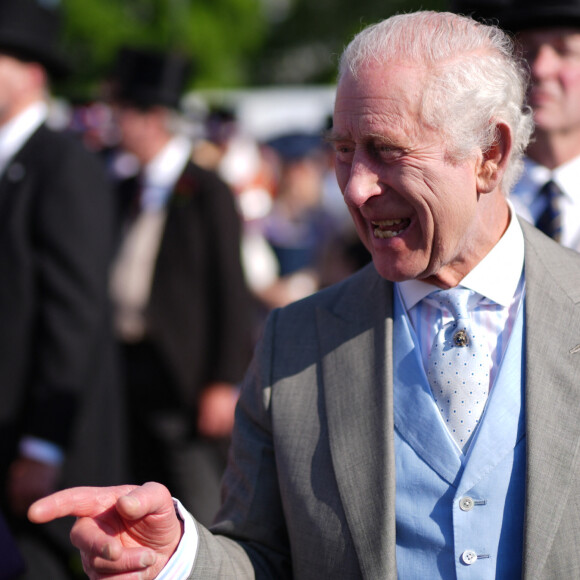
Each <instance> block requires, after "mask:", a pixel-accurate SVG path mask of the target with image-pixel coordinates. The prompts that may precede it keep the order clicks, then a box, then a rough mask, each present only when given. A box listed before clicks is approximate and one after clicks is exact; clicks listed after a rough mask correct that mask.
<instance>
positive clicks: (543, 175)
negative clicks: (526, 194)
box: [517, 155, 580, 202]
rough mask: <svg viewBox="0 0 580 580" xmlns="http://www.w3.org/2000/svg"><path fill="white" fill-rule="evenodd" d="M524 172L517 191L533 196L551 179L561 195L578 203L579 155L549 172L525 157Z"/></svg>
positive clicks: (579, 198) (579, 182) (579, 193)
mask: <svg viewBox="0 0 580 580" xmlns="http://www.w3.org/2000/svg"><path fill="white" fill-rule="evenodd" d="M524 163H525V170H524V173H523V175H522V177H521V179H520V182H519V183H518V185H517V188H518V189H522V188H524V189H526V190H530V191H533V192H534V194H535V193H536V192H538V191H539V190H540V188H541V187H542V185H544V183H546V182H547V181H549V180H550V179H553V180H554V181H555V182H556V184H557V185H558V186H559V187H560V189H561V190H562V193H563V194H564V195H565V196H567V197H570V198H571V199H573V200H574V201H576V202H580V181H579V180H578V175H579V174H580V155H579V156H578V157H575V158H574V159H571V160H570V161H568V162H566V163H564V164H563V165H560V166H559V167H556V169H554V170H550V169H548V168H547V167H544V166H543V165H540V164H539V163H536V162H535V161H533V160H532V159H530V158H528V157H526V158H525V160H524Z"/></svg>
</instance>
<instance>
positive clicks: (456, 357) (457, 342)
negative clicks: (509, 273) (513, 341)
mask: <svg viewBox="0 0 580 580" xmlns="http://www.w3.org/2000/svg"><path fill="white" fill-rule="evenodd" d="M472 295H473V292H472V291H471V290H468V289H467V288H459V287H458V288H451V289H450V290H440V291H438V292H435V293H433V294H431V295H430V296H429V298H432V299H433V300H434V301H435V302H436V303H437V304H438V306H439V308H441V309H442V310H447V311H448V312H449V313H451V315H452V316H453V318H454V320H452V321H451V322H449V323H447V324H445V325H443V326H442V327H441V329H440V330H439V332H438V333H437V335H436V336H435V340H434V341H433V347H432V349H431V353H430V355H429V359H428V363H427V378H428V379H429V383H430V385H431V390H432V391H433V396H434V397H435V401H436V403H437V407H438V409H439V411H440V412H441V415H442V417H443V420H444V421H445V424H446V426H447V429H448V430H449V433H451V436H452V437H453V439H454V440H455V442H456V443H457V445H458V446H459V448H460V449H461V450H462V451H463V452H464V453H465V452H466V451H467V448H468V447H469V443H470V441H471V438H472V437H473V434H474V432H475V429H476V427H477V424H478V423H479V420H480V418H481V414H482V412H483V409H484V407H485V403H486V401H487V393H488V389H489V365H490V362H489V349H488V348H487V345H486V344H485V343H484V341H480V340H478V339H477V336H475V335H474V334H473V332H472V331H471V329H470V317H469V311H468V309H467V304H468V301H469V298H470V296H472Z"/></svg>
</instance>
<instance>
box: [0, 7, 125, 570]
mask: <svg viewBox="0 0 580 580" xmlns="http://www.w3.org/2000/svg"><path fill="white" fill-rule="evenodd" d="M59 21H60V15H59V13H58V12H57V10H56V8H50V7H49V6H48V5H46V6H45V5H44V4H42V5H41V3H39V2H38V3H37V2H35V1H33V0H13V1H10V0H2V1H1V2H0V272H1V274H2V284H1V285H0V321H1V325H2V332H1V333H0V393H1V400H0V481H1V483H2V504H3V511H4V514H5V515H6V517H7V518H9V520H10V524H11V526H12V528H13V530H14V531H15V532H16V533H17V535H18V537H19V539H21V538H22V537H23V536H22V534H21V533H20V528H21V527H24V526H25V524H26V523H27V522H26V519H25V518H24V517H23V516H24V515H25V514H26V510H27V508H28V506H29V505H30V504H31V503H32V502H33V501H34V500H36V499H38V498H39V497H42V496H44V495H47V494H49V493H51V492H53V491H55V490H56V489H59V488H60V487H61V486H70V485H71V483H73V482H76V483H78V484H90V483H91V482H102V483H105V482H110V483H113V482H115V481H119V478H121V477H122V475H121V474H122V473H124V471H123V469H122V463H123V458H122V446H123V442H122V437H121V420H122V418H121V408H120V385H119V380H118V370H117V369H118V367H117V363H116V361H115V345H114V341H113V336H112V328H111V324H110V321H111V319H110V309H109V306H108V299H107V272H108V268H109V265H110V261H111V258H112V251H113V233H114V230H113V217H114V214H113V197H112V192H111V188H110V186H109V185H108V183H107V180H106V176H105V173H104V171H103V168H102V167H101V165H100V162H98V161H97V159H95V158H94V157H93V156H91V155H90V154H89V153H88V152H86V151H85V150H84V149H83V147H82V146H81V145H80V143H78V142H77V141H76V140H75V139H73V138H72V137H71V136H68V135H65V134H63V133H57V132H55V131H52V130H51V129H50V128H49V127H48V125H47V118H48V111H49V102H48V98H47V97H48V89H49V77H50V76H54V77H57V76H59V75H63V74H65V73H66V72H67V66H66V63H65V62H64V60H63V58H62V56H61V54H60V52H59V51H58V48H57V41H58V32H59ZM104 413H106V415H107V417H108V418H107V421H105V422H103V419H102V417H103V414H104ZM37 531H38V530H37ZM53 532H54V534H53ZM46 534H47V537H48V536H50V537H51V539H52V541H54V540H55V538H57V542H58V544H59V545H60V546H61V547H63V546H67V544H68V531H67V530H63V532H62V534H58V533H57V531H56V530H48V529H47V530H46ZM26 535H27V537H28V531H27V532H26ZM27 560H28V564H29V568H33V567H34V566H35V564H36V563H37V559H36V558H35V557H34V556H30V557H29V558H27ZM0 566H1V565H0ZM30 574H32V572H30ZM39 577H42V578H46V577H47V576H46V571H45V572H44V574H43V573H42V571H40V572H39Z"/></svg>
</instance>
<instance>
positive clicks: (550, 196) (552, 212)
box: [536, 179, 562, 242]
mask: <svg viewBox="0 0 580 580" xmlns="http://www.w3.org/2000/svg"><path fill="white" fill-rule="evenodd" d="M538 195H539V196H540V197H543V198H544V199H545V201H546V207H545V209H544V211H543V212H542V213H541V214H540V216H539V217H538V219H537V220H536V227H537V228H538V229H539V230H541V231H542V232H544V233H545V234H546V235H547V236H550V237H551V238H552V239H554V240H556V241H557V242H559V241H560V239H561V236H562V214H561V211H560V200H559V198H560V196H561V195H562V190H561V189H560V188H559V187H558V185H557V184H556V183H555V182H554V181H552V180H551V179H550V181H547V182H546V183H545V184H544V185H543V186H542V188H541V189H540V192H539V194H538Z"/></svg>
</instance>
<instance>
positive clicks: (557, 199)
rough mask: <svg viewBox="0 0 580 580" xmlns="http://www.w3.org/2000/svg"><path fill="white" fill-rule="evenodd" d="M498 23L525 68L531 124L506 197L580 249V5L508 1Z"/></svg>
mask: <svg viewBox="0 0 580 580" xmlns="http://www.w3.org/2000/svg"><path fill="white" fill-rule="evenodd" d="M500 20H501V24H502V26H504V28H506V29H507V30H510V31H512V32H514V33H517V39H518V40H519V43H520V44H521V46H522V48H523V51H524V55H525V57H526V59H527V61H528V63H529V65H530V73H531V83H530V88H529V96H528V103H529V105H530V106H531V107H532V109H533V113H534V121H535V132H534V137H533V139H532V142H531V143H530V145H529V147H528V149H527V158H526V160H525V171H524V175H523V177H522V179H521V180H520V182H519V183H518V184H517V186H516V187H515V189H514V191H513V193H512V196H511V199H512V201H513V203H514V205H515V206H516V210H517V211H518V213H519V214H520V215H521V216H523V217H524V218H526V219H527V220H528V221H530V222H532V223H534V224H536V225H537V226H538V227H539V228H540V229H542V230H543V231H544V232H545V233H547V234H548V235H550V236H551V237H553V238H554V239H556V240H557V241H559V242H560V243H562V244H563V245H565V246H568V247H570V248H573V249H575V250H578V251H580V1H578V0H555V1H554V2H544V1H542V0H513V2H512V4H511V6H510V7H509V8H508V9H507V10H506V11H504V13H503V14H501V15H500Z"/></svg>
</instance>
